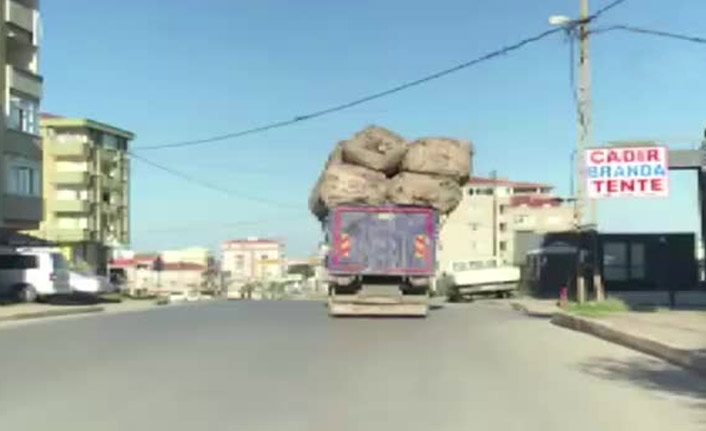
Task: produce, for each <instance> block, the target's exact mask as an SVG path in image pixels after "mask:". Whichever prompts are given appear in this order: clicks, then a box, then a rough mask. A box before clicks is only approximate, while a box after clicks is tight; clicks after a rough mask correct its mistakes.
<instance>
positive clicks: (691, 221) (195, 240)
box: [41, 0, 706, 256]
mask: <svg viewBox="0 0 706 431" xmlns="http://www.w3.org/2000/svg"><path fill="white" fill-rule="evenodd" d="M591 3H592V4H591V7H592V9H593V10H595V9H597V8H598V7H600V6H602V5H604V4H606V3H607V0H603V1H598V0H592V1H591ZM668 3H669V4H667V2H664V1H662V0H628V1H627V2H626V3H624V4H623V5H621V6H620V7H618V8H615V9H613V10H611V11H610V12H609V13H607V14H605V15H604V16H603V17H602V19H601V21H600V22H599V23H596V25H608V24H618V23H620V24H632V25H636V26H644V27H650V28H656V29H660V30H667V31H677V32H682V33H687V34H695V35H699V34H702V35H703V16H704V15H705V14H706V3H704V2H703V1H702V0H674V1H672V2H668ZM577 4H578V1H574V0H568V1H567V0H543V1H541V2H528V1H525V0H493V1H490V0H486V1H480V0H479V1H473V2H470V1H468V0H435V1H433V2H431V1H415V0H385V1H379V0H358V1H355V2H343V1H324V0H300V1H296V2H294V1H285V0H250V1H246V0H239V1H232V0H171V1H168V2H167V1H163V0H123V1H119V2H117V1H110V2H109V1H95V0H62V1H43V2H42V13H43V22H44V41H43V47H42V58H41V68H42V73H43V74H44V76H45V99H44V102H43V109H44V110H45V111H47V112H52V113H56V114H61V115H66V116H78V117H89V118H93V119H96V120H99V121H104V122H107V123H110V124H114V125H116V126H119V127H123V128H126V129H129V130H132V131H134V132H135V133H136V134H137V136H138V138H137V139H136V140H135V141H134V142H133V148H135V149H137V148H138V147H140V146H147V145H157V144H163V143H170V142H175V141H183V140H185V139H187V140H188V139H198V138H202V137H208V136H210V135H217V134H221V133H226V132H229V131H235V130H240V129H246V128H250V127H253V126H258V125H261V124H264V123H268V122H271V121H277V120H285V119H290V118H292V117H294V116H296V115H301V114H304V113H307V112H311V111H316V110H318V109H321V108H324V107H328V106H330V105H334V104H338V103H341V102H345V101H348V100H350V99H355V98H358V97H360V96H363V95H366V94H368V93H371V92H376V91H379V90H383V89H386V88H387V87H390V86H393V85H396V84H398V83H400V82H403V81H407V80H412V79H416V78H418V77H421V76H423V75H425V74H428V73H432V72H435V71H437V70H440V69H444V68H446V67H449V66H453V65H454V64H456V63H460V62H463V61H466V60H468V59H471V58H473V57H476V56H478V55H480V54H483V53H485V52H487V51H490V50H494V49H496V48H499V47H500V46H502V45H504V44H509V43H512V42H515V41H517V40H519V39H521V38H524V37H526V36H529V35H532V34H534V33H537V32H539V31H542V30H544V29H546V28H547V17H548V16H549V15H552V14H567V15H575V14H576V12H577V7H578V6H577ZM167 5H168V6H167ZM591 55H592V79H593V103H594V138H595V141H596V142H605V141H608V140H618V139H637V138H641V139H645V138H647V139H650V138H659V139H665V140H666V141H665V143H667V144H669V145H670V146H671V147H682V148H686V147H690V146H694V145H695V144H696V142H698V140H699V139H700V137H701V131H702V130H703V128H704V126H706V115H705V113H706V99H705V98H704V94H706V80H705V79H704V76H706V61H704V60H706V46H703V45H695V44H689V43H685V42H677V41H672V40H666V39H660V38H654V37H650V36H643V35H634V34H626V33H619V32H613V33H606V34H602V35H597V36H595V37H593V38H592V40H591ZM574 112H575V111H574V108H573V105H572V100H571V93H570V86H569V50H568V44H567V43H566V41H565V40H564V38H563V36H562V35H556V36H555V37H551V38H549V39H547V40H544V41H542V42H539V43H538V44H535V45H532V46H529V47H526V48H525V49H522V50H521V51H516V52H515V53H513V54H510V55H507V56H504V57H501V58H497V59H495V60H493V61H491V62H487V63H485V64H482V65H480V66H478V67H474V68H471V69H467V70H465V71H461V72H459V73H456V74H453V75H451V76H448V77H446V78H443V79H440V80H438V81H435V82H432V83H429V84H427V85H425V86H421V87H417V88H414V89H411V90H409V91H405V92H403V93H399V94H397V95H394V96H391V97H389V98H385V99H381V100H377V101H374V102H371V103H369V104H366V105H362V106H359V107H356V108H353V109H351V110H349V111H345V112H340V113H336V114H334V115H331V116H328V117H324V118H321V119H316V120H312V121H309V122H304V123H301V124H298V125H295V126H292V127H288V128H283V129H279V130H274V131H270V132H267V133H263V134H260V135H257V136H249V137H245V138H242V139H238V140H228V141H223V142H218V143H211V144H206V145H203V146H197V147H188V148H183V149H175V150H163V151H145V152H143V153H141V154H142V155H144V156H145V157H149V158H151V159H153V160H155V161H158V162H159V163H162V164H165V165H168V166H170V167H172V168H175V169H179V170H181V171H183V172H185V173H188V174H189V175H192V176H195V177H198V178H200V179H203V180H204V181H208V182H211V183H214V184H218V185H219V186H221V187H224V188H228V189H231V190H233V192H234V193H237V192H242V193H244V194H248V195H256V196H261V197H263V198H265V199H268V200H272V201H275V202H281V203H283V204H285V205H287V206H294V208H284V207H280V206H274V205H267V204H263V203H258V202H252V201H248V200H244V199H238V198H237V197H233V196H225V195H223V194H220V193H218V192H215V191H211V190H208V189H204V188H201V187H199V186H198V185H195V184H191V183H188V182H185V181H183V180H181V179H179V178H175V177H172V176H170V175H169V174H166V173H164V172H161V171H158V170H155V169H154V168H153V167H150V166H146V165H144V164H142V163H140V162H139V161H133V176H132V196H131V197H132V209H131V210H132V246H133V247H134V248H135V249H137V250H153V249H162V248H168V247H180V246H188V245H206V246H210V247H215V246H216V245H217V244H218V243H219V242H220V241H222V240H225V239H228V238H237V237H244V236H252V235H258V236H267V237H277V238H282V239H284V240H286V241H287V245H288V252H289V253H288V254H290V255H295V256H302V255H306V254H308V253H310V252H312V251H313V250H314V246H315V244H316V243H317V242H318V241H319V239H320V228H319V226H318V224H317V223H316V222H315V221H314V219H313V217H311V216H310V215H309V214H308V211H307V206H306V201H307V197H308V193H309V189H310V187H311V185H312V183H313V182H314V181H315V179H316V177H317V175H318V173H319V171H320V168H321V165H322V163H323V161H324V160H325V159H326V157H327V154H328V152H329V150H330V148H331V147H332V145H333V144H334V143H335V142H337V141H338V140H341V139H344V138H346V137H348V136H349V135H351V134H352V133H353V132H355V131H356V130H358V129H360V128H362V127H364V126H365V125H367V124H371V123H376V124H380V125H383V126H386V127H388V128H391V129H392V130H395V131H397V132H398V133H400V134H402V135H404V136H406V137H409V138H413V137H418V136H424V135H448V136H455V137H463V138H467V139H471V140H472V141H473V142H474V143H475V147H476V151H477V154H476V157H475V160H474V169H475V172H476V173H477V174H487V173H488V172H490V171H491V170H493V169H495V170H497V171H498V173H499V175H501V176H507V177H510V178H512V179H518V180H533V181H543V182H548V183H551V184H554V185H556V187H557V190H558V192H559V193H560V194H562V195H565V194H566V193H567V192H568V187H569V186H568V184H569V173H570V171H569V169H570V166H569V157H570V152H571V150H572V148H573V145H574V140H575V116H574ZM671 188H672V193H671V197H670V198H668V199H661V200H646V201H636V200H630V201H611V202H601V203H600V204H599V222H600V225H601V228H603V229H604V230H607V231H618V230H628V231H654V230H669V231H696V230H697V229H698V227H697V221H698V217H697V207H696V204H697V202H698V198H697V195H696V181H695V178H693V177H692V175H689V174H687V173H677V174H673V175H672V178H671Z"/></svg>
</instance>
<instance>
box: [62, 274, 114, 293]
mask: <svg viewBox="0 0 706 431" xmlns="http://www.w3.org/2000/svg"><path fill="white" fill-rule="evenodd" d="M69 284H70V285H71V289H72V290H74V291H76V292H83V293H92V294H94V295H99V294H102V293H112V292H115V291H116V288H115V286H113V285H112V284H111V283H110V280H108V279H107V278H106V277H102V276H100V275H95V274H87V273H81V272H76V271H71V272H70V273H69Z"/></svg>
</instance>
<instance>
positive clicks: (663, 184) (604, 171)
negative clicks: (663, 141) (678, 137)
mask: <svg viewBox="0 0 706 431" xmlns="http://www.w3.org/2000/svg"><path fill="white" fill-rule="evenodd" d="M667 154H668V150H667V148H666V147H658V146H650V147H609V148H591V149H588V150H586V152H585V154H584V160H585V164H586V192H587V195H588V197H589V198H591V199H601V198H624V197H635V198H646V197H667V196H668V195H669V163H668V161H667Z"/></svg>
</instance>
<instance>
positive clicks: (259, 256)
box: [221, 238, 285, 282]
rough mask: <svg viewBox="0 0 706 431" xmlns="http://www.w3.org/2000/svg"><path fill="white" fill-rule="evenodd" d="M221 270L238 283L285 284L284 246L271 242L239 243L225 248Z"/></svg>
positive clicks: (251, 240)
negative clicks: (266, 282)
mask: <svg viewBox="0 0 706 431" xmlns="http://www.w3.org/2000/svg"><path fill="white" fill-rule="evenodd" d="M221 270H222V271H224V272H227V273H228V274H229V275H230V279H231V280H234V281H243V282H247V281H275V280H281V279H282V277H283V275H284V271H285V255H284V244H283V243H281V242H280V241H275V240H271V239H259V238H248V239H237V240H231V241H225V242H224V243H222V244H221Z"/></svg>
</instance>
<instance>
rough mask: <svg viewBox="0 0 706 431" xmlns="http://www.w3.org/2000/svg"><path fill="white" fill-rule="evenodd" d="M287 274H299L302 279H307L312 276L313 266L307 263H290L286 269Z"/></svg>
mask: <svg viewBox="0 0 706 431" xmlns="http://www.w3.org/2000/svg"><path fill="white" fill-rule="evenodd" d="M287 273H288V274H301V276H302V277H304V279H305V280H306V279H308V278H311V277H313V276H314V267H312V266H311V265H309V264H307V263H298V264H296V265H292V266H290V267H289V268H288V269H287Z"/></svg>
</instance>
